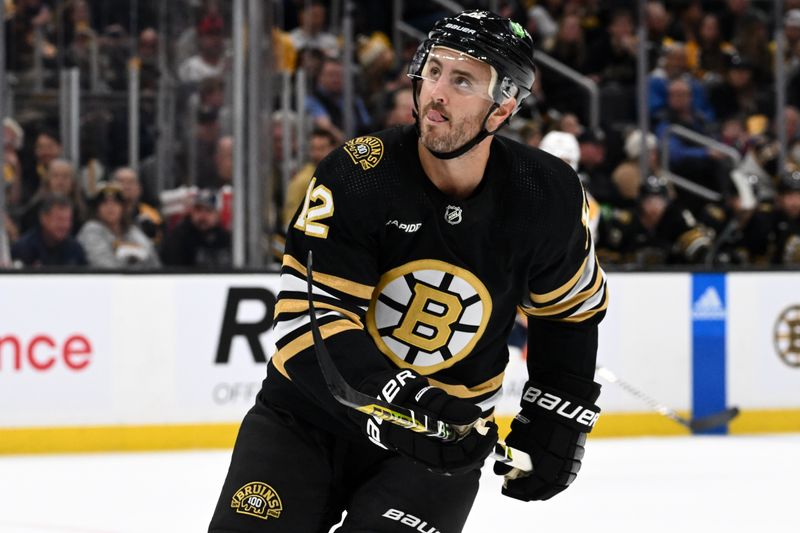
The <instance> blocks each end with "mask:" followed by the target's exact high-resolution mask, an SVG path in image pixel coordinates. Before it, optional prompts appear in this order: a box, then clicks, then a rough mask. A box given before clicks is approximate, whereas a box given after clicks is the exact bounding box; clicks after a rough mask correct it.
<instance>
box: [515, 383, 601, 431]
mask: <svg viewBox="0 0 800 533" xmlns="http://www.w3.org/2000/svg"><path fill="white" fill-rule="evenodd" d="M520 406H521V407H522V413H521V415H522V416H524V413H525V411H528V412H535V413H536V414H541V415H543V416H545V417H547V418H550V419H551V420H554V421H556V422H559V423H561V424H564V425H566V426H568V427H570V428H572V429H574V430H575V431H580V432H581V433H590V432H591V431H592V428H594V425H595V423H596V422H597V419H598V418H599V417H600V408H599V407H598V406H597V405H594V404H593V403H592V402H587V401H586V400H584V399H582V398H579V397H577V396H573V395H572V394H569V393H566V392H563V391H560V390H557V389H554V388H551V387H547V386H545V385H542V384H540V383H537V382H535V381H532V380H531V381H528V382H527V383H525V387H524V388H523V393H522V400H521V402H520Z"/></svg>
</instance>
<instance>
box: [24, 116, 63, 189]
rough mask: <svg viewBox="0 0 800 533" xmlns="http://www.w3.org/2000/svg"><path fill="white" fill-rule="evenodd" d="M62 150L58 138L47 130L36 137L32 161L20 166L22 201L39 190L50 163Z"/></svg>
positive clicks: (59, 155)
mask: <svg viewBox="0 0 800 533" xmlns="http://www.w3.org/2000/svg"><path fill="white" fill-rule="evenodd" d="M62 153H63V148H62V147H61V141H60V140H59V138H58V136H57V135H56V134H55V133H54V132H52V131H49V130H43V131H41V132H39V134H38V135H36V139H35V140H34V145H33V157H34V159H33V161H28V162H27V164H26V162H25V161H23V166H22V176H23V179H22V199H23V201H27V200H29V199H30V198H31V197H32V196H33V195H34V193H36V191H37V190H38V189H39V187H40V185H41V182H42V179H43V178H44V176H45V174H46V173H47V167H48V166H49V165H50V162H51V161H52V160H54V159H56V158H58V157H61V154H62Z"/></svg>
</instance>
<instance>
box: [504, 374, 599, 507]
mask: <svg viewBox="0 0 800 533" xmlns="http://www.w3.org/2000/svg"><path fill="white" fill-rule="evenodd" d="M557 383H558V384H559V387H560V389H563V390H560V389H556V388H553V387H548V386H544V385H540V384H538V383H535V382H533V381H528V382H527V383H526V384H525V388H524V389H523V390H524V393H523V395H522V402H521V405H522V410H521V411H520V412H519V414H518V415H517V416H516V417H515V418H514V420H513V421H512V422H511V432H510V433H509V434H508V438H507V439H506V444H507V445H509V446H511V447H512V448H517V449H519V450H522V451H524V452H527V453H528V454H530V456H531V460H532V461H533V472H530V473H523V472H521V471H519V470H516V469H511V468H510V467H509V466H507V465H504V464H502V463H497V462H496V463H495V464H494V472H495V474H499V475H505V478H506V479H505V482H504V483H503V491H502V492H503V494H505V495H506V496H510V497H511V498H516V499H518V500H522V501H532V500H547V499H550V498H552V497H553V496H555V495H556V494H558V493H559V492H561V491H562V490H564V489H566V488H567V487H568V486H569V484H570V483H572V482H573V481H574V480H575V477H576V476H577V474H578V471H579V470H580V469H581V459H583V453H584V448H583V447H584V444H585V443H586V434H587V433H589V432H590V431H591V430H592V427H594V424H595V422H596V421H597V418H598V416H600V408H599V407H597V406H596V405H594V402H595V401H596V400H597V397H598V396H599V395H600V385H598V384H596V383H594V382H592V381H589V380H585V379H582V378H578V377H576V376H567V377H561V378H560V379H559V380H558V381H557ZM567 390H568V391H570V392H565V391H567Z"/></svg>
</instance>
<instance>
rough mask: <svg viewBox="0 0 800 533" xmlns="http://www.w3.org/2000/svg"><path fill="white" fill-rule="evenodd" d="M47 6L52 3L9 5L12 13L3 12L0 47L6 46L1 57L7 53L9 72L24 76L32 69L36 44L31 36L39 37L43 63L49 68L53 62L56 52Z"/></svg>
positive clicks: (37, 0)
mask: <svg viewBox="0 0 800 533" xmlns="http://www.w3.org/2000/svg"><path fill="white" fill-rule="evenodd" d="M50 4H51V2H45V1H44V0H19V1H18V2H16V5H13V4H12V5H13V8H14V9H13V11H12V10H10V9H9V8H8V7H7V8H6V15H7V17H8V19H9V20H8V22H6V21H3V22H4V23H5V24H6V42H5V43H3V47H4V48H5V47H6V46H7V52H5V51H4V52H3V53H6V67H7V68H8V70H11V71H16V72H23V71H27V70H29V69H31V68H32V67H33V58H34V54H35V50H34V47H35V46H36V43H37V39H36V38H35V36H34V33H35V32H37V31H39V32H41V34H42V40H41V48H40V52H41V54H42V57H43V59H45V60H46V61H47V62H48V63H50V64H52V62H53V60H54V59H55V58H56V55H57V53H58V50H57V48H56V47H55V46H54V45H53V44H52V43H53V42H54V41H55V40H54V39H53V37H54V35H55V32H54V31H53V30H54V27H53V12H52V9H51V6H50ZM9 7H11V6H9ZM45 81H49V80H45Z"/></svg>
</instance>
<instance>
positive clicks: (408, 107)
mask: <svg viewBox="0 0 800 533" xmlns="http://www.w3.org/2000/svg"><path fill="white" fill-rule="evenodd" d="M388 101H389V105H388V106H387V107H388V111H387V112H386V118H384V121H383V126H384V127H385V128H391V127H393V126H403V125H406V124H413V123H414V93H413V92H412V90H411V89H410V88H408V87H401V88H400V89H397V90H396V91H393V92H391V93H389V95H388Z"/></svg>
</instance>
